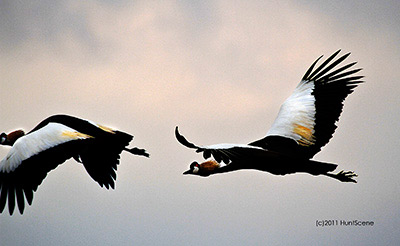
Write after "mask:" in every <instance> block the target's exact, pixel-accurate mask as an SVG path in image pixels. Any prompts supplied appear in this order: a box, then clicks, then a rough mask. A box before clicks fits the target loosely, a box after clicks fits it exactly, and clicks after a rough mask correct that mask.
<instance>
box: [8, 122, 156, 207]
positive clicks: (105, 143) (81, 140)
mask: <svg viewBox="0 0 400 246" xmlns="http://www.w3.org/2000/svg"><path fill="white" fill-rule="evenodd" d="M13 136H16V137H13ZM132 139H133V136H131V135H129V134H127V133H124V132H121V131H117V130H113V129H111V128H107V127H104V126H101V125H98V124H96V123H94V122H91V121H87V120H83V119H79V118H76V117H73V116H68V115H54V116H51V117H49V118H47V119H45V120H43V121H42V122H41V123H39V124H38V125H37V126H36V127H35V128H34V129H32V130H31V131H30V132H28V133H27V134H26V135H23V134H21V131H19V134H15V133H14V132H13V133H10V134H8V135H6V134H5V133H3V134H2V135H1V142H0V143H1V144H3V145H11V146H13V147H12V148H11V150H10V151H9V153H8V155H7V156H6V157H5V158H4V159H3V160H2V161H1V162H0V189H1V192H0V212H2V211H3V210H4V207H5V205H6V202H7V198H8V210H9V213H10V215H12V213H13V211H14V207H15V200H16V201H17V205H18V208H19V211H20V213H21V214H22V213H23V212H24V208H25V202H24V200H25V198H26V201H27V202H28V204H29V205H31V204H32V200H33V192H35V191H36V190H37V188H38V186H39V185H40V184H41V183H42V181H43V180H44V178H45V177H46V175H47V173H48V172H50V171H51V170H53V169H54V168H56V167H57V166H58V165H59V164H61V163H63V162H65V161H66V160H68V159H70V158H71V157H73V158H74V159H75V160H76V161H78V162H80V163H82V164H83V166H84V167H85V169H86V170H87V172H88V173H89V175H90V176H91V177H92V178H93V179H94V180H95V181H96V182H98V183H99V185H100V186H101V187H103V186H105V187H106V188H107V189H108V188H109V187H111V188H114V181H115V179H116V173H115V171H116V170H117V165H118V164H119V158H120V153H121V152H122V151H123V150H125V151H128V152H130V153H132V154H136V155H143V156H146V157H148V156H149V155H148V154H147V153H146V151H145V150H143V149H138V148H132V149H128V148H126V147H127V146H128V145H129V142H130V141H131V140H132Z"/></svg>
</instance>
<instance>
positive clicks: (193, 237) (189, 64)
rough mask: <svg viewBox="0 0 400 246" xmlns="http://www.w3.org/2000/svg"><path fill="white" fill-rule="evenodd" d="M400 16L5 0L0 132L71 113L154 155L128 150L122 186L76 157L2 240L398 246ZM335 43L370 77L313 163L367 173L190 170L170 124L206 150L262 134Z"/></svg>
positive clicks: (349, 10)
mask: <svg viewBox="0 0 400 246" xmlns="http://www.w3.org/2000/svg"><path fill="white" fill-rule="evenodd" d="M399 12H400V2H399V1H396V0H393V1H378V0H370V1H329V2H324V3H322V2H321V1H290V0H281V1H141V0H139V1H134V2H131V1H124V0H120V1H113V2H112V1H104V0H103V1H101V0H98V1H96V0H89V1H73V0H71V1H68V0H56V1H53V0H51V1H50V0H44V1H25V0H22V1H11V0H5V1H0V75H1V76H0V114H1V120H0V132H9V131H12V130H15V129H18V128H22V129H25V130H26V131H29V130H30V129H32V128H33V127H34V126H35V125H36V124H37V123H39V122H40V121H41V120H43V119H45V118H46V117H48V116H50V115H53V114H59V113H64V114H70V115H74V116H78V117H81V118H85V119H90V120H92V121H95V122H98V123H101V124H103V125H108V126H111V127H115V128H118V129H119V130H122V131H125V132H128V133H131V134H132V135H134V136H135V139H134V141H133V142H132V144H131V145H132V146H139V147H141V148H145V149H147V150H148V152H150V154H151V158H150V159H146V158H143V157H140V156H133V155H130V154H126V153H124V154H122V156H121V164H120V165H119V167H118V172H117V181H116V188H115V190H106V189H102V188H100V186H99V185H98V184H97V183H96V182H94V181H93V180H92V179H91V178H90V177H89V175H88V174H87V173H86V171H85V170H84V168H83V166H81V165H80V164H78V163H76V162H75V161H74V160H70V161H67V162H66V163H64V164H63V165H61V166H59V167H58V168H57V169H55V170H53V171H51V172H50V173H49V174H48V176H47V178H46V179H45V180H44V181H43V183H42V184H41V185H40V186H39V188H38V191H37V192H36V193H35V195H34V200H33V204H32V206H30V207H27V208H26V209H25V213H24V214H23V216H21V215H19V214H18V213H14V215H13V216H12V217H10V216H9V215H8V211H7V210H6V211H5V212H3V214H1V215H0V242H1V245H378V244H379V245H399V243H400V229H399V228H400V210H399V204H400V178H399V173H400V151H399V150H398V147H399V146H400V140H399V139H400V130H399V127H398V126H399V123H398V122H399V121H400V110H399V105H400V98H399V93H400V82H399V81H398V80H399V78H400V69H399V68H400V15H399V14H398V13H399ZM338 49H342V52H343V54H344V53H345V52H346V53H347V52H351V53H352V55H351V56H350V57H349V58H348V62H352V61H358V66H359V67H362V68H363V69H364V70H363V71H362V75H364V76H366V77H365V81H366V83H364V84H362V85H360V86H359V87H358V88H357V89H356V90H355V92H354V93H353V94H351V95H350V96H349V97H348V99H347V100H346V102H345V107H344V111H343V113H342V116H341V118H340V121H339V123H338V125H339V127H338V129H337V131H336V133H335V134H334V137H333V139H332V140H331V141H330V143H329V144H328V145H327V146H325V147H324V148H323V149H322V152H321V153H319V154H317V155H316V156H315V157H314V159H315V160H319V161H326V162H331V163H337V164H339V167H338V171H340V170H342V169H344V170H354V171H355V172H356V173H357V174H358V175H359V177H358V179H357V180H358V183H357V184H352V183H351V184H350V183H341V182H338V181H337V180H334V179H329V178H327V177H314V176H311V175H307V174H294V175H286V176H284V177H281V176H274V175H271V174H269V173H263V172H259V171H239V172H234V173H228V174H221V175H215V176H211V177H208V178H201V177H195V176H183V175H182V172H183V171H185V170H187V168H188V167H189V164H190V163H191V162H192V161H193V160H197V161H201V160H202V157H201V155H200V154H196V153H195V152H194V151H193V150H190V149H187V148H186V147H184V146H182V145H180V144H179V143H178V142H177V141H176V140H175V137H174V128H175V126H177V125H178V126H179V127H180V131H181V133H183V134H184V135H185V136H186V137H187V138H188V139H189V140H191V141H193V142H195V143H196V144H199V145H207V144H217V143H248V142H251V141H253V140H256V139H259V138H261V137H263V136H264V135H265V134H266V132H267V131H268V129H269V127H270V125H271V124H272V122H273V120H274V119H275V117H276V115H277V113H278V110H279V107H280V105H281V104H282V103H283V101H284V100H285V99H286V98H287V97H288V96H289V95H290V94H291V93H292V91H293V89H294V88H295V86H296V85H297V83H298V82H299V80H300V79H301V77H302V76H303V74H304V73H305V71H306V70H307V69H308V67H309V66H310V65H311V63H312V62H313V61H314V60H315V59H316V58H317V57H319V56H320V55H325V56H329V55H330V54H332V53H333V52H335V51H336V50H338ZM0 147H1V148H0V155H1V157H0V158H3V156H4V155H5V154H6V153H7V151H8V148H7V147H4V146H0ZM323 219H333V220H346V221H347V220H365V221H374V226H372V227H371V226H370V227H356V226H347V227H346V226H334V227H325V228H320V227H316V225H315V221H316V220H323Z"/></svg>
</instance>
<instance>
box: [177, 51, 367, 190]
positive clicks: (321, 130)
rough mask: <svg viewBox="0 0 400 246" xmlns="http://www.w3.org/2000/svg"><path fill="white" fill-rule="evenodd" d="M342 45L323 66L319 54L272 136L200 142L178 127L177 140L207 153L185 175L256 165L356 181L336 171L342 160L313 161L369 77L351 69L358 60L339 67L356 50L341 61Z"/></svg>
mask: <svg viewBox="0 0 400 246" xmlns="http://www.w3.org/2000/svg"><path fill="white" fill-rule="evenodd" d="M339 52H340V50H338V51H337V52H335V53H334V54H333V55H331V56H330V57H329V58H328V59H326V60H325V61H324V62H323V63H322V64H321V65H319V66H317V67H316V68H315V66H316V64H317V62H318V61H319V60H320V59H321V57H322V56H321V57H319V58H318V59H317V60H316V61H315V62H314V63H313V64H312V65H311V67H310V68H309V69H308V70H307V72H306V73H305V75H304V76H303V78H302V79H301V81H300V83H299V84H298V85H297V87H296V88H295V90H294V92H293V94H292V95H291V96H290V97H289V98H288V99H287V100H286V101H285V102H284V103H283V105H282V106H281V108H280V111H279V113H278V116H277V118H276V119H275V121H274V123H273V124H272V127H271V128H270V130H269V131H268V132H267V135H266V136H265V137H264V138H262V139H260V140H257V141H254V142H251V143H249V144H239V145H238V144H217V145H211V146H197V145H195V144H193V143H191V142H189V141H188V140H187V139H186V138H185V137H184V136H182V135H181V134H180V133H179V131H178V127H176V129H175V136H176V138H177V140H178V141H179V142H180V143H181V144H183V145H184V146H186V147H189V148H193V149H196V152H203V157H204V159H205V161H204V162H203V163H200V164H199V163H198V162H196V161H195V162H193V163H192V164H191V165H190V168H189V170H188V171H186V172H184V174H193V175H199V176H203V177H207V176H209V175H212V174H216V173H226V172H232V171H236V170H240V169H256V170H260V171H265V172H269V173H272V174H275V175H285V174H291V173H297V172H305V173H309V174H312V175H325V176H328V177H331V178H335V179H337V180H340V181H342V182H354V183H356V180H354V178H355V177H356V176H357V175H356V174H355V173H354V172H352V171H346V172H345V171H340V172H339V173H336V174H334V173H331V172H332V171H334V170H335V169H336V167H337V165H336V164H331V163H325V162H319V161H314V160H311V158H312V157H313V156H314V155H315V154H316V153H318V152H319V151H320V150H321V148H322V147H323V146H325V145H326V144H327V143H328V142H329V140H330V139H331V138H332V135H333V133H334V132H335V129H336V128H337V126H336V124H335V123H336V122H337V121H338V120H339V116H340V114H341V112H342V109H343V102H344V100H345V98H346V97H347V96H348V95H349V94H350V93H352V92H353V89H354V88H355V87H356V86H357V85H358V84H360V83H362V82H363V81H361V80H360V79H361V78H363V76H355V74H356V73H357V72H359V71H360V70H361V69H350V68H351V67H352V66H354V65H355V64H356V62H353V63H350V64H347V65H344V66H340V67H337V66H338V65H339V64H340V63H341V62H343V60H345V59H346V58H347V57H348V56H349V55H350V53H348V54H345V55H343V56H341V57H339V58H337V59H336V60H334V58H335V57H336V56H337V55H338V53H339ZM314 68H315V69H314Z"/></svg>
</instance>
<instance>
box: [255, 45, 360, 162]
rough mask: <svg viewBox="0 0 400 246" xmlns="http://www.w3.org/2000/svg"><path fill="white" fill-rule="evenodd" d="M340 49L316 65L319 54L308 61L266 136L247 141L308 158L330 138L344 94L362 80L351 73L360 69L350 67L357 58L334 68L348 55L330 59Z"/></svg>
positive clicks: (345, 95)
mask: <svg viewBox="0 0 400 246" xmlns="http://www.w3.org/2000/svg"><path fill="white" fill-rule="evenodd" d="M339 52H340V50H338V51H337V52H335V53H334V54H333V55H331V56H330V57H329V58H328V59H326V61H324V62H323V63H322V64H321V65H319V66H318V67H317V68H316V69H314V67H315V65H316V64H317V62H318V61H319V60H320V59H321V57H322V56H321V57H319V58H318V59H317V60H316V61H315V62H314V63H313V64H312V65H311V67H310V68H309V69H308V70H307V72H306V73H305V75H304V76H303V78H302V80H301V81H300V83H299V84H298V85H297V87H296V88H295V90H294V92H293V94H292V95H291V96H290V97H289V98H288V99H287V100H286V101H285V102H284V103H283V104H282V106H281V108H280V111H279V113H278V116H277V118H276V119H275V121H274V123H273V124H272V127H271V128H270V130H269V131H268V133H267V136H266V137H264V138H263V139H260V140H257V141H255V142H252V143H250V144H249V145H252V146H257V147H261V148H264V149H269V150H274V151H278V152H283V153H286V154H288V153H289V154H290V153H291V154H295V155H298V156H299V157H303V158H308V159H309V158H312V157H313V156H314V155H315V154H316V153H318V152H319V151H320V150H321V148H322V147H323V146H324V145H326V144H327V143H328V142H329V140H330V139H331V138H332V135H333V133H334V132H335V130H336V128H337V126H336V122H337V121H338V120H339V116H340V114H341V112H342V109H343V102H344V100H345V98H346V97H347V96H348V95H349V94H350V93H352V92H353V90H354V88H355V87H356V86H357V85H358V84H360V83H362V82H363V81H361V80H360V79H361V78H363V76H354V74H355V73H357V72H359V71H360V70H361V69H353V70H349V69H350V68H351V67H352V66H354V65H355V64H356V62H353V63H350V64H347V65H345V66H342V67H339V68H337V66H338V65H339V64H340V63H341V62H342V61H343V60H345V59H346V58H347V57H348V56H349V55H350V53H348V54H345V55H343V56H341V57H339V58H338V59H336V60H335V61H333V59H334V58H335V57H336V56H337V54H338V53H339ZM294 143H297V145H296V144H294Z"/></svg>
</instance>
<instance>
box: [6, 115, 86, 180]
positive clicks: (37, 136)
mask: <svg viewBox="0 0 400 246" xmlns="http://www.w3.org/2000/svg"><path fill="white" fill-rule="evenodd" d="M91 137H92V136H89V135H86V134H83V133H80V132H78V131H76V130H74V129H72V128H70V127H67V126H64V125H62V124H59V123H54V122H51V123H49V124H47V125H46V126H44V127H42V128H40V129H38V130H37V131H34V132H32V133H29V134H27V135H25V136H23V137H21V138H19V139H17V141H16V142H15V143H14V145H13V147H12V148H11V150H10V151H9V152H8V154H7V155H6V157H5V158H4V159H3V160H1V162H0V172H7V173H9V172H12V171H14V170H15V169H16V168H17V167H18V166H19V165H20V164H21V163H22V161H24V160H26V159H28V158H30V157H32V156H34V155H37V154H39V153H40V152H42V151H44V150H47V149H50V148H52V147H54V146H57V145H59V144H62V143H66V142H69V141H72V140H76V139H87V138H91Z"/></svg>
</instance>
